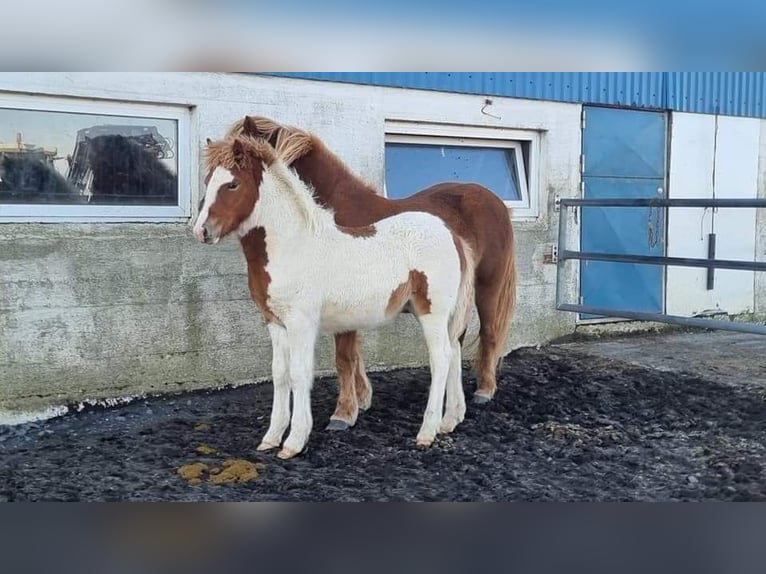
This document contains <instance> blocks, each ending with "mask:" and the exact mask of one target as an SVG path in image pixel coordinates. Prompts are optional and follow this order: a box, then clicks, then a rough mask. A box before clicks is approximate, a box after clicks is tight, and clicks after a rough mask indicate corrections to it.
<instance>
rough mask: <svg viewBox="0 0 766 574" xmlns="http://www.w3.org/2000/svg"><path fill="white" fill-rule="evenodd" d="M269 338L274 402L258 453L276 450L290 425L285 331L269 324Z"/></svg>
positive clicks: (288, 372)
mask: <svg viewBox="0 0 766 574" xmlns="http://www.w3.org/2000/svg"><path fill="white" fill-rule="evenodd" d="M268 329H269V335H270V336H271V349H272V359H271V374H272V379H273V380H274V401H273V403H272V406H271V419H270V422H269V430H268V431H266V434H265V435H264V437H263V440H262V441H261V444H260V445H259V446H258V450H259V451H265V450H271V449H273V448H277V447H278V446H279V445H280V444H281V443H282V435H283V434H285V431H286V430H287V426H288V425H289V424H290V371H289V369H290V348H289V345H288V341H287V331H286V330H285V328H284V327H282V326H280V325H275V324H273V323H269V327H268Z"/></svg>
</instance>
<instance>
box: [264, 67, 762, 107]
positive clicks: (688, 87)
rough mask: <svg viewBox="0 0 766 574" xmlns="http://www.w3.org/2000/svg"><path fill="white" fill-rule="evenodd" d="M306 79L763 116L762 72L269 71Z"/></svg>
mask: <svg viewBox="0 0 766 574" xmlns="http://www.w3.org/2000/svg"><path fill="white" fill-rule="evenodd" d="M273 74H276V75H281V76H288V77H294V78H305V79H311V80H326V81H334V82H351V83H355V84H369V85H376V86H390V87H397V88H414V89H422V90H439V91H444V92H458V93H466V94H480V95H486V96H505V97H512V98H532V99H539V100H553V101H559V102H577V103H580V102H582V103H587V104H609V105H619V106H629V107H635V108H654V109H671V110H678V111H689V112H704V113H715V112H719V113H721V114H725V115H736V116H750V117H766V73H764V72H274V73H273Z"/></svg>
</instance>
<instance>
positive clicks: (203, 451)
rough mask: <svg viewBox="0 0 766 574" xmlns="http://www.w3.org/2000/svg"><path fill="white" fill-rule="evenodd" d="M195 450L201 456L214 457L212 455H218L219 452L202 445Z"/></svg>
mask: <svg viewBox="0 0 766 574" xmlns="http://www.w3.org/2000/svg"><path fill="white" fill-rule="evenodd" d="M194 450H196V451H197V453H198V454H201V455H204V456H212V455H215V454H218V451H217V450H216V449H214V448H213V447H212V446H208V445H206V444H201V445H199V446H198V447H197V448H196V449H194Z"/></svg>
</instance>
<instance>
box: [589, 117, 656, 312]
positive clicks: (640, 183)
mask: <svg viewBox="0 0 766 574" xmlns="http://www.w3.org/2000/svg"><path fill="white" fill-rule="evenodd" d="M666 134H667V126H666V116H665V114H664V113H661V112H647V111H637V110H625V109H615V108H599V107H588V106H586V107H585V108H584V110H583V146H582V147H583V166H582V167H583V169H582V178H583V186H584V187H583V194H584V197H586V198H594V199H595V198H599V199H603V198H651V197H662V196H664V188H665V158H666V151H665V145H666ZM580 240H581V250H582V251H595V252H599V251H601V252H611V253H619V254H633V255H664V252H665V215H664V211H662V210H659V209H649V208H637V207H631V208H615V207H588V208H583V210H582V227H581V236H580ZM663 277H664V274H663V269H662V267H661V266H656V265H638V264H632V263H607V262H602V261H583V262H582V263H581V266H580V296H581V299H582V304H583V305H587V306H592V307H599V308H602V309H623V310H629V311H652V312H662V311H663ZM581 318H583V319H591V318H593V317H592V316H588V315H581Z"/></svg>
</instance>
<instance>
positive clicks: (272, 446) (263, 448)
mask: <svg viewBox="0 0 766 574" xmlns="http://www.w3.org/2000/svg"><path fill="white" fill-rule="evenodd" d="M278 446H279V445H278V444H271V443H268V442H266V441H263V442H262V443H261V444H259V445H258V448H256V449H255V450H256V451H258V452H266V451H267V450H274V449H275V448H277V447H278Z"/></svg>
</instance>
